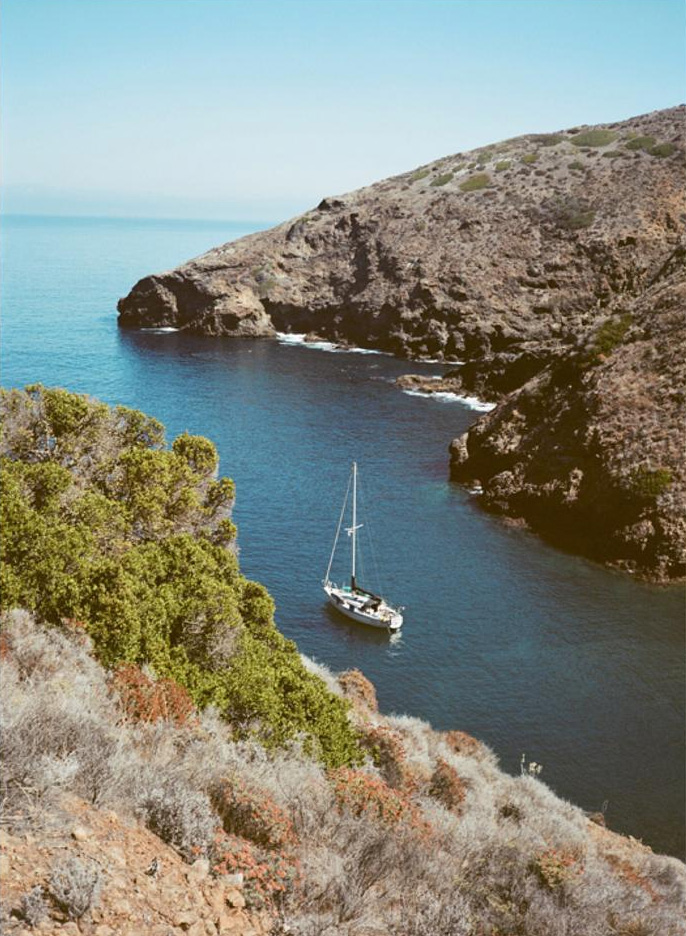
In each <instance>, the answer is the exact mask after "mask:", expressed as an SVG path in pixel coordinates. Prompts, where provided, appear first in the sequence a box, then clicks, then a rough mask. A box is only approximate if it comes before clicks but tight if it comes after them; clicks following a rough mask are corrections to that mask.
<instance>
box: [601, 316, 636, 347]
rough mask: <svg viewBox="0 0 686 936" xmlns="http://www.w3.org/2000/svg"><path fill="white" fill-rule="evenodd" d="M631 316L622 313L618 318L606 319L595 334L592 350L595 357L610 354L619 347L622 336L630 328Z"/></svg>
mask: <svg viewBox="0 0 686 936" xmlns="http://www.w3.org/2000/svg"><path fill="white" fill-rule="evenodd" d="M632 323H633V316H632V314H631V313H630V312H624V313H622V314H621V315H619V316H614V317H613V318H609V319H607V320H606V321H605V322H603V324H602V325H601V326H600V328H599V329H598V331H597V332H596V333H595V338H594V341H593V349H594V351H595V353H596V355H600V354H602V355H605V356H607V355H608V354H612V352H613V351H614V349H615V348H616V347H617V346H618V345H620V344H621V343H622V341H623V339H624V336H625V335H626V333H627V332H628V331H629V329H630V328H631V325H632Z"/></svg>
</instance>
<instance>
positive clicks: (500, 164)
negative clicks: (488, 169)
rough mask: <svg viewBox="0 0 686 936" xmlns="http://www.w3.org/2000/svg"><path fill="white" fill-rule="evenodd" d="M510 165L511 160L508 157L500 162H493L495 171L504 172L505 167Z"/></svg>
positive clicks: (507, 167)
mask: <svg viewBox="0 0 686 936" xmlns="http://www.w3.org/2000/svg"><path fill="white" fill-rule="evenodd" d="M511 165H512V162H511V161H510V160H509V159H502V160H501V161H500V162H497V163H496V164H495V171H496V172H505V170H506V169H509V168H510V166H511Z"/></svg>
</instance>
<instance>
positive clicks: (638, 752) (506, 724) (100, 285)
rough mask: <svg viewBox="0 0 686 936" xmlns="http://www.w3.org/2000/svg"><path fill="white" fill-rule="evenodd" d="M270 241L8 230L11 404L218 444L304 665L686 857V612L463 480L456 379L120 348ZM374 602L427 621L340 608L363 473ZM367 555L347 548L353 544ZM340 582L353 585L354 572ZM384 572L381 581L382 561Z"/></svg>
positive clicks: (46, 222) (331, 358)
mask: <svg viewBox="0 0 686 936" xmlns="http://www.w3.org/2000/svg"><path fill="white" fill-rule="evenodd" d="M256 227H257V226H256V225H253V226H250V225H241V224H239V223H234V222H228V223H220V222H194V221H141V220H121V219H118V220H115V219H65V218H37V217H31V218H29V217H9V218H6V219H5V220H4V224H3V239H2V240H3V258H2V259H3V279H2V313H3V314H2V318H3V332H2V384H3V385H4V386H21V385H24V384H26V383H30V382H36V381H40V382H42V383H44V384H46V385H50V386H52V385H60V386H64V387H67V388H68V389H70V390H74V391H79V392H88V393H90V394H91V395H93V396H96V397H99V398H101V399H103V400H106V401H107V402H110V403H123V404H125V405H128V406H134V407H137V408H140V409H143V410H145V411H146V412H147V413H150V414H151V415H154V416H156V417H157V418H159V419H161V420H162V421H163V422H164V423H165V424H166V426H167V428H168V435H169V437H170V438H172V437H173V436H174V435H175V434H177V433H179V432H182V431H184V430H186V429H187V430H189V431H190V432H193V433H202V434H204V435H208V436H210V437H211V438H212V439H213V440H214V441H215V443H216V444H217V447H218V449H219V452H220V455H221V470H222V473H225V474H228V475H230V476H231V477H233V478H234V480H235V481H236V484H237V504H236V510H235V519H236V522H237V523H238V526H239V538H240V546H241V561H242V565H243V568H244V570H245V572H246V574H248V575H249V576H251V577H253V578H256V579H259V580H260V581H262V582H264V583H265V584H266V585H267V586H268V588H269V589H270V591H271V592H272V594H273V595H274V597H275V599H276V602H277V616H278V623H279V626H280V627H281V629H282V630H283V631H284V632H285V633H286V634H287V636H289V637H291V638H293V639H295V640H296V641H297V642H298V645H299V647H300V649H301V650H302V651H303V652H304V653H307V654H309V655H311V656H313V657H315V658H316V659H317V660H319V661H320V662H322V663H325V664H327V665H329V666H330V667H332V668H333V669H336V670H340V669H345V668H348V667H352V666H356V667H359V668H360V669H362V670H363V671H364V672H365V673H366V674H367V675H368V676H369V677H370V678H371V679H372V680H373V681H374V683H375V684H376V687H377V691H378V695H379V700H380V704H381V706H382V708H383V710H384V711H387V712H390V711H395V712H404V713H408V714H411V715H415V716H418V717H421V718H424V719H428V720H429V721H430V722H431V723H432V724H433V725H434V726H435V727H436V728H458V729H462V730H464V731H468V732H470V733H471V734H473V735H476V736H477V737H478V738H480V739H482V740H483V741H485V742H486V743H487V744H489V745H490V746H491V747H492V748H493V749H494V750H495V751H496V752H497V754H498V755H499V757H500V760H501V764H502V766H503V767H504V768H505V769H506V770H508V771H510V772H513V773H514V772H516V771H517V770H518V769H519V761H520V757H521V755H522V754H526V756H527V758H529V759H531V760H536V761H537V762H539V763H541V764H543V773H542V774H541V779H542V780H544V781H545V782H547V783H548V784H549V785H550V786H551V787H552V788H553V789H554V790H555V791H556V792H557V793H558V794H559V795H561V796H563V797H565V798H566V799H569V800H571V801H573V802H575V803H577V804H579V805H580V806H582V807H584V808H585V809H588V810H600V809H601V808H602V807H603V806H605V808H606V815H607V820H608V824H609V825H610V826H611V827H612V828H615V829H617V830H619V831H622V832H625V833H629V834H632V835H634V836H636V837H638V838H642V839H643V840H644V841H645V842H646V843H648V844H649V845H651V846H652V847H653V848H655V849H656V850H659V851H666V852H670V853H672V854H676V855H679V856H683V851H684V799H685V797H684V730H683V729H684V693H683V688H684V633H683V618H684V615H683V612H684V601H683V591H682V590H681V589H679V588H670V589H664V588H657V587H652V586H648V585H644V584H641V583H639V582H635V581H633V580H631V579H630V578H628V577H623V576H620V575H616V574H613V573H610V572H607V571H605V570H603V569H601V568H598V567H597V566H594V565H593V564H592V563H590V562H587V561H585V560H584V559H580V558H578V557H575V556H571V555H567V554H565V553H563V552H560V551H557V550H555V549H552V548H550V547H549V546H547V545H545V544H543V543H542V542H540V541H539V540H538V539H537V538H536V537H534V536H532V535H530V534H528V533H526V532H522V531H520V530H514V529H510V528H508V527H506V526H504V525H503V524H502V523H501V522H500V521H499V520H497V519H496V518H494V517H491V516H489V515H487V514H485V513H484V512H482V511H481V510H480V508H479V504H478V496H475V495H473V494H470V493H469V492H468V491H467V490H465V489H464V488H463V487H460V486H458V485H455V484H452V483H451V482H450V481H449V480H448V453H447V447H448V444H449V442H450V440H451V438H453V437H454V436H455V435H458V434H459V433H460V432H462V431H463V430H464V429H466V428H467V427H468V426H469V425H470V424H471V423H472V422H473V421H474V420H475V419H476V418H478V416H479V413H478V412H477V411H476V410H475V409H474V408H473V405H474V404H473V403H472V405H468V404H467V403H464V402H460V401H459V400H455V399H451V398H445V397H443V398H438V399H431V398H426V397H422V396H417V395H412V394H407V393H403V392H400V391H399V390H398V389H397V388H396V387H395V386H394V385H393V380H394V378H395V377H396V376H397V375H399V374H401V373H406V372H408V371H416V370H417V368H418V367H421V368H423V372H424V373H426V374H435V373H440V372H441V368H440V366H437V365H431V364H423V365H408V364H407V363H406V362H402V361H398V360H396V359H394V358H392V357H388V356H385V355H378V354H360V353H338V352H334V353H332V351H331V349H330V348H327V347H326V346H323V347H318V348H308V347H304V346H303V345H302V344H300V343H298V342H297V341H293V340H292V339H289V340H286V341H284V342H281V343H278V342H267V341H239V340H232V339H207V338H202V337H193V336H184V335H183V334H181V333H178V332H149V331H148V332H144V331H127V332H122V331H119V330H118V328H117V324H116V310H115V306H116V301H117V299H118V298H119V297H120V296H122V295H124V294H125V293H126V292H127V291H128V290H129V288H130V287H131V285H132V284H133V283H134V282H135V281H136V279H138V278H139V277H140V276H143V275H145V274H147V273H150V272H153V271H157V270H161V269H166V268H169V267H172V266H175V265H176V264H178V263H179V262H181V261H183V260H185V259H188V258H189V257H191V256H194V255H197V254H198V253H201V252H202V251H203V250H206V249H208V248H210V247H212V246H215V245H216V244H219V243H221V242H223V241H225V240H229V239H232V238H235V237H238V236H240V235H241V234H244V233H248V232H249V231H251V230H254V229H256ZM353 459H356V460H357V461H358V463H359V466H360V475H361V490H362V497H361V507H362V510H363V518H362V519H363V520H364V522H365V527H364V528H363V530H362V531H361V534H360V536H361V546H362V555H363V557H365V559H366V568H365V573H364V574H366V576H367V578H366V580H367V581H369V582H370V584H372V585H375V584H377V582H376V578H377V577H376V575H375V566H378V570H379V578H380V582H381V585H382V587H383V589H384V593H385V594H386V595H387V596H388V597H389V598H390V599H391V600H393V601H395V602H398V603H400V604H402V605H404V606H405V607H406V611H405V626H404V628H403V631H402V633H401V634H400V635H398V636H396V637H393V638H389V637H388V636H387V635H386V634H385V633H377V632H375V631H373V630H370V629H368V628H365V627H364V625H356V624H353V623H352V622H349V621H346V620H345V619H343V618H339V617H338V616H337V615H336V614H335V612H333V611H331V610H330V609H328V608H327V607H326V605H325V603H324V596H323V592H322V590H321V579H322V577H323V574H324V572H325V569H326V565H327V562H328V558H329V552H330V549H331V545H332V542H333V536H334V533H335V528H336V523H337V520H338V515H339V511H340V508H341V504H342V498H343V494H344V491H345V486H346V484H347V478H348V472H349V469H350V463H351V461H352V460H353ZM344 545H345V546H347V543H344ZM341 559H342V561H341V563H340V564H339V565H338V566H337V567H336V571H337V574H338V577H339V578H341V577H343V576H344V575H345V557H344V556H343V557H341ZM374 560H376V562H375V561H374Z"/></svg>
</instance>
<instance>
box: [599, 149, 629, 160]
mask: <svg viewBox="0 0 686 936" xmlns="http://www.w3.org/2000/svg"><path fill="white" fill-rule="evenodd" d="M625 155H626V154H625V153H624V152H623V151H622V150H607V151H606V152H604V153H603V156H604V157H605V159H616V158H617V157H618V156H625Z"/></svg>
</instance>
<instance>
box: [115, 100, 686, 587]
mask: <svg viewBox="0 0 686 936" xmlns="http://www.w3.org/2000/svg"><path fill="white" fill-rule="evenodd" d="M685 114H686V108H684V107H683V106H682V107H677V108H672V109H670V110H665V111H659V112H654V113H652V114H647V115H644V116H640V117H635V118H632V119H631V120H627V121H624V122H622V123H617V124H607V125H602V126H597V127H575V128H572V129H568V130H564V131H560V132H556V133H549V134H537V135H527V136H523V137H518V138H516V139H512V140H506V141H504V142H502V143H499V144H495V145H492V146H487V147H483V148H481V149H478V150H474V151H472V152H469V153H458V154H456V155H454V156H450V157H446V158H444V159H441V160H437V161H436V162H434V163H431V164H430V165H427V166H424V167H421V168H419V169H417V170H414V171H412V172H408V173H405V174H403V175H400V176H396V177H394V178H392V179H388V180H386V181H383V182H379V183H377V184H375V185H372V186H370V187H368V188H364V189H360V190H359V191H356V192H352V193H350V194H348V195H344V196H341V197H338V198H325V199H324V200H323V201H321V202H320V204H319V205H318V206H317V208H316V209H314V210H313V211H310V212H307V213H306V214H304V215H302V216H301V217H299V218H296V219H295V220H292V221H289V222H287V223H285V224H282V225H280V226H279V227H276V228H274V229H272V230H270V231H266V232H264V233H261V234H255V235H251V236H250V237H246V238H243V239H242V240H240V241H238V242H236V243H232V244H226V245H224V246H222V247H218V248H216V249H215V250H211V251H209V252H208V253H207V254H204V255H203V256H201V257H199V258H197V259H195V260H192V261H190V262H189V263H187V264H184V265H183V266H181V267H179V268H177V269H176V270H173V271H171V272H167V273H162V274H158V275H155V276H150V277H146V278H145V279H143V280H141V281H140V282H139V283H138V284H136V286H135V287H134V288H133V289H132V291H131V293H130V294H129V295H128V296H127V297H126V298H124V299H122V300H121V301H120V303H119V315H120V318H119V320H120V324H121V325H122V326H159V325H173V326H176V327H179V328H183V329H188V330H193V331H200V332H204V333H206V334H216V335H219V334H226V335H248V336H270V335H273V334H274V333H275V331H292V332H315V333H316V334H318V335H320V336H322V337H326V338H328V339H331V340H334V341H346V342H351V343H354V344H359V345H363V346H367V347H376V348H381V349H384V350H389V351H392V352H394V353H397V354H400V355H404V356H407V357H411V358H412V357H422V356H427V355H429V356H431V357H436V358H440V359H443V360H445V361H446V362H460V367H459V370H457V371H456V372H455V373H454V374H453V375H452V379H453V380H454V381H455V386H456V387H459V388H461V389H463V390H465V391H468V392H470V393H477V394H480V395H482V396H486V397H488V398H490V399H493V400H496V401H501V404H500V406H499V407H498V408H497V409H496V410H495V411H494V412H493V413H492V414H490V415H489V416H488V417H485V418H484V419H482V420H481V421H480V422H479V423H477V425H476V426H475V427H474V428H473V429H472V430H471V431H470V433H469V434H468V437H467V438H464V439H462V440H459V441H458V442H456V443H455V444H454V445H453V448H452V464H453V472H454V476H455V477H456V478H466V477H478V478H479V479H480V480H481V482H482V484H483V486H484V490H485V499H484V503H485V504H486V505H487V506H490V507H491V508H493V509H496V510H499V511H502V512H504V513H506V514H510V515H513V516H517V517H521V518H524V519H525V520H527V521H528V522H529V523H531V524H532V525H533V526H534V527H535V528H537V529H540V530H541V531H543V532H551V533H552V532H554V533H555V535H556V536H557V537H558V538H559V539H561V541H563V542H564V543H565V544H568V545H571V546H573V548H580V549H582V550H583V551H585V552H587V553H590V554H591V555H593V556H594V557H595V558H598V559H601V560H603V561H608V562H611V563H614V564H617V565H620V566H623V567H625V568H627V569H630V570H632V571H636V572H638V573H640V574H645V575H647V576H649V577H655V578H658V579H669V578H674V577H678V576H681V575H683V574H684V568H685V554H686V507H685V505H684V494H685V493H686V487H685V481H684V473H683V468H682V466H681V463H680V459H679V458H678V451H677V449H678V445H677V440H678V438H679V432H680V428H679V427H680V423H679V418H680V414H681V413H682V411H683V396H682V394H681V392H680V391H681V388H682V387H683V377H684V374H683V360H682V359H683V354H681V355H680V354H679V348H680V347H681V348H683V337H684V327H685V325H684V315H683V308H684V304H683V293H684V277H683V267H684V264H683V259H684V255H683V250H684V241H683V228H684V221H685V220H686V195H685V189H684V181H685V179H686V173H685V172H684V166H685V162H684V146H683V129H684V116H685Z"/></svg>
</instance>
